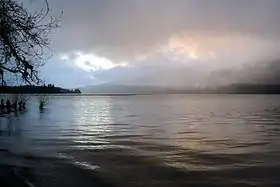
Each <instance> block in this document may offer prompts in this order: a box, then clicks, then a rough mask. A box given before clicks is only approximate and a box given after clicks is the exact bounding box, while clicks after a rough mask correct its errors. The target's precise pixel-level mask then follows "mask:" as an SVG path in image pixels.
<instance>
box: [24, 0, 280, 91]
mask: <svg viewBox="0 0 280 187" xmlns="http://www.w3.org/2000/svg"><path fill="white" fill-rule="evenodd" d="M72 2H74V1H66V0H61V1H54V0H50V1H49V4H50V6H51V7H52V9H51V12H52V14H54V15H57V14H59V13H60V12H61V11H63V21H62V27H61V28H60V29H59V31H57V32H55V33H54V34H53V37H52V45H51V48H52V49H53V51H54V52H55V55H54V57H53V58H52V59H50V60H49V63H48V64H47V67H46V68H44V69H43V70H42V72H43V74H44V75H45V76H44V77H45V78H46V79H47V80H49V81H51V82H55V83H57V84H59V85H62V86H67V87H69V86H84V85H95V84H103V83H109V84H126V85H127V84H128V85H157V86H166V87H193V86H195V87H205V86H210V87H211V86H218V85H225V84H232V83H242V82H249V83H250V82H252V83H255V82H262V83H271V81H272V82H273V83H278V79H277V74H279V73H278V69H277V68H275V67H278V59H280V57H279V52H280V51H279V44H280V37H279V36H280V35H279V33H280V32H279V31H280V26H279V24H278V20H279V18H280V11H279V10H278V8H277V7H279V5H280V2H279V1H277V0H268V1H261V0H246V1H243V0H242V1H241V0H237V1H229V0H225V1H221V0H214V1H209V2H208V1H194V0H187V1H185V0H175V1H172V2H171V1H165V0H164V1H162V0H155V1H148V0H144V1H128V0H120V1H116V2H115V1H109V0H104V1H89V0H83V1H81V2H80V3H79V4H78V5H77V4H76V3H72ZM42 3H43V1H40V0H33V1H30V2H29V3H27V4H28V6H29V7H30V9H31V10H34V11H35V10H38V7H40V6H41V5H42ZM57 64H59V67H61V66H62V68H60V71H59V72H60V73H59V75H57V74H56V75H55V77H56V78H54V77H53V76H52V73H51V72H52V71H54V72H56V71H57V70H55V69H56V67H55V66H57ZM63 67H64V68H63ZM271 67H273V68H271ZM77 69H78V70H77ZM69 72H78V73H74V74H75V75H76V77H79V78H77V80H73V76H69ZM80 72H82V73H80ZM80 80H84V81H80Z"/></svg>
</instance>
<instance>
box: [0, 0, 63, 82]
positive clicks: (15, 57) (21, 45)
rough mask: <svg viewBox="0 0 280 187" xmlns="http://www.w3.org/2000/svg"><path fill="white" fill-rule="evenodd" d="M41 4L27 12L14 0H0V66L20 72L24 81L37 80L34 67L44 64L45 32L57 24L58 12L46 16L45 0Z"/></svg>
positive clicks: (47, 46) (58, 22)
mask: <svg viewBox="0 0 280 187" xmlns="http://www.w3.org/2000/svg"><path fill="white" fill-rule="evenodd" d="M45 4H46V7H45V8H43V9H41V11H39V12H35V13H30V12H29V11H28V10H27V9H25V8H24V7H23V5H22V4H19V3H18V2H17V1H16V0H0V70H1V71H2V72H5V71H7V72H10V73H13V74H17V75H20V76H21V77H22V79H23V80H24V81H25V82H27V83H38V82H39V81H40V79H39V77H38V68H39V67H40V66H42V65H44V60H45V58H46V57H44V54H45V50H46V49H49V45H50V38H49V34H50V33H51V31H52V30H53V29H55V28H58V27H59V26H60V21H61V16H59V17H50V18H49V19H47V17H48V14H49V10H50V9H49V4H48V2H47V0H46V1H45ZM2 79H4V76H2Z"/></svg>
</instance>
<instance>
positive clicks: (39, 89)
mask: <svg viewBox="0 0 280 187" xmlns="http://www.w3.org/2000/svg"><path fill="white" fill-rule="evenodd" d="M0 93H81V91H80V90H79V89H64V88H60V87H56V86H54V85H53V84H48V85H43V86H33V85H24V86H0Z"/></svg>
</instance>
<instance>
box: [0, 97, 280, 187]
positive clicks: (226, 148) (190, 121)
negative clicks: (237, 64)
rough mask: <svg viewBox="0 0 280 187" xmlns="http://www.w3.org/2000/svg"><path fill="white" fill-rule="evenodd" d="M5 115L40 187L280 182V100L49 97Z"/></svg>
mask: <svg viewBox="0 0 280 187" xmlns="http://www.w3.org/2000/svg"><path fill="white" fill-rule="evenodd" d="M35 100H36V99H35V98H33V99H32V100H31V102H30V105H29V106H28V108H29V110H28V111H27V112H25V113H23V114H20V115H18V116H10V117H8V116H6V117H8V118H1V121H0V123H1V126H0V129H1V134H0V148H1V151H0V158H1V160H0V164H2V165H4V164H5V165H13V166H17V167H18V170H23V168H24V172H23V173H24V175H26V176H25V177H26V178H28V180H29V181H30V182H32V183H33V184H34V185H35V186H42V187H45V186H46V187H56V186H80V187H83V186H161V187H162V186H168V187H169V186H170V187H171V186H172V187H173V186H174V187H176V186H279V185H280V179H279V174H280V96H277V95H146V96H144V95H142V96H141V95H139V96H116V97H109V96H108V97H107V96H102V97H101V96H52V97H51V102H50V103H49V105H48V106H47V108H46V109H45V110H44V111H41V112H40V111H39V109H38V106H37V105H38V103H37V102H35Z"/></svg>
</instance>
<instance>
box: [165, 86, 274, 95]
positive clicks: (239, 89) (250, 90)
mask: <svg viewBox="0 0 280 187" xmlns="http://www.w3.org/2000/svg"><path fill="white" fill-rule="evenodd" d="M166 91H167V92H168V93H185V94H280V85H278V84H232V85H228V86H221V87H218V88H200V89H189V90H166Z"/></svg>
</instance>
